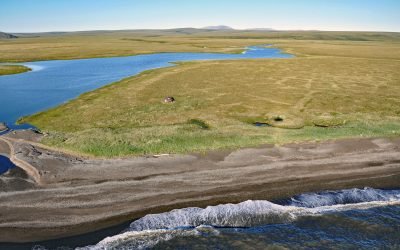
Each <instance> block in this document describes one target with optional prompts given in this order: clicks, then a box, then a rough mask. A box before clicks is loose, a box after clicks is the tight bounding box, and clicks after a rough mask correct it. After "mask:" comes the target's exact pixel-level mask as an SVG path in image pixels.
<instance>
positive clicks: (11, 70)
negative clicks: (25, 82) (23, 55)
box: [0, 65, 30, 76]
mask: <svg viewBox="0 0 400 250" xmlns="http://www.w3.org/2000/svg"><path fill="white" fill-rule="evenodd" d="M27 71H30V69H29V68H27V67H25V66H22V65H0V76H2V75H12V74H19V73H24V72H27Z"/></svg>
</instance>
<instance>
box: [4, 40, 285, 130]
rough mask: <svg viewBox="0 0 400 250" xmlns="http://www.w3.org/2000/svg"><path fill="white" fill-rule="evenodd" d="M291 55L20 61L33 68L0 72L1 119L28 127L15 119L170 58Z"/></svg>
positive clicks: (260, 52)
mask: <svg viewBox="0 0 400 250" xmlns="http://www.w3.org/2000/svg"><path fill="white" fill-rule="evenodd" d="M290 57H292V55H289V54H283V53H281V51H280V50H279V49H276V48H266V47H257V46H253V47H249V48H248V49H247V51H246V52H245V53H242V54H219V53H159V54H150V55H138V56H127V57H112V58H94V59H79V60H55V61H41V62H30V63H23V65H26V66H28V67H30V68H31V69H33V70H32V71H31V72H27V73H22V74H17V75H6V76H0V90H1V91H0V107H2V108H1V109H0V122H6V123H7V125H8V126H9V127H10V128H13V129H16V128H27V127H29V125H22V126H16V125H15V122H16V121H17V120H18V119H19V118H20V117H22V116H26V115H31V114H34V113H37V112H40V111H43V110H46V109H49V108H51V107H55V106H57V105H60V104H62V103H64V102H66V101H68V100H71V99H73V98H76V97H77V96H79V95H80V94H82V93H85V92H88V91H91V90H94V89H97V88H99V87H102V86H104V85H107V84H109V83H112V82H115V81H118V80H121V79H123V78H126V77H129V76H133V75H136V74H139V73H140V72H143V71H145V70H149V69H155V68H162V67H168V66H172V65H173V64H172V63H173V62H183V61H193V60H234V59H256V58H290Z"/></svg>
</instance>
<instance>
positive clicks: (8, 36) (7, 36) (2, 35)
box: [0, 32, 18, 39]
mask: <svg viewBox="0 0 400 250" xmlns="http://www.w3.org/2000/svg"><path fill="white" fill-rule="evenodd" d="M11 38H18V37H17V36H14V35H12V34H8V33H4V32H0V39H11Z"/></svg>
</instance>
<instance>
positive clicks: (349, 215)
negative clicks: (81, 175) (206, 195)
mask: <svg viewBox="0 0 400 250" xmlns="http://www.w3.org/2000/svg"><path fill="white" fill-rule="evenodd" d="M77 249H79V250H100V249H101V250H103V249H400V190H379V189H372V188H364V189H348V190H341V191H330V192H329V191H328V192H321V193H308V194H303V195H299V196H296V197H292V198H290V199H287V200H282V201H278V202H274V203H273V202H269V201H265V200H264V201H262V200H261V201H251V200H250V201H245V202H243V203H240V204H223V205H218V206H211V207H207V208H205V209H202V208H184V209H177V210H173V211H170V212H167V213H162V214H150V215H147V216H145V217H143V218H141V219H138V220H136V221H134V222H132V223H131V225H130V227H129V228H127V229H126V230H125V231H124V232H121V234H118V235H115V236H110V237H108V238H105V239H104V240H102V241H100V242H99V243H97V244H96V245H91V246H86V247H81V248H77Z"/></svg>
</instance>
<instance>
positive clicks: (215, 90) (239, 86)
mask: <svg viewBox="0 0 400 250" xmlns="http://www.w3.org/2000/svg"><path fill="white" fill-rule="evenodd" d="M114 35H115V34H114ZM71 36H72V37H71V38H68V39H70V40H68V39H64V40H63V41H65V43H72V42H71V40H73V39H78V38H76V37H75V36H77V35H76V34H75V35H71ZM81 36H82V34H81ZM93 36H95V37H96V39H97V40H99V41H101V42H98V43H96V42H95V41H94V40H93V41H92V42H91V43H93V44H92V45H91V46H90V48H91V49H89V48H86V47H84V46H83V47H80V48H81V53H80V54H79V55H74V53H73V52H71V53H66V51H68V49H65V50H64V49H63V46H66V44H64V42H60V43H61V44H62V45H59V43H58V42H55V41H54V39H59V40H60V41H61V40H62V39H61V38H60V37H58V36H49V37H41V38H21V40H20V41H18V42H14V41H17V39H16V40H14V41H13V42H10V43H15V44H11V45H9V46H10V48H11V49H10V50H17V48H18V47H21V48H25V47H27V48H29V49H30V48H34V47H35V46H36V49H37V50H42V52H43V53H41V55H39V54H40V53H38V54H35V52H34V53H26V55H29V56H28V58H26V57H24V56H23V55H22V54H21V57H19V56H18V54H12V53H11V52H10V54H7V53H0V58H1V60H5V61H21V60H40V59H43V58H47V59H52V58H67V57H65V56H67V55H68V58H77V57H91V56H111V55H123V54H124V53H127V54H139V53H152V52H156V51H160V50H162V51H214V52H228V51H231V52H237V51H241V50H242V49H243V47H244V46H248V45H256V44H266V43H272V44H274V46H276V47H279V48H282V49H283V50H285V51H287V52H290V53H293V54H295V55H296V56H297V57H296V58H293V59H257V60H240V61H206V62H190V63H182V64H179V65H178V66H176V67H172V68H164V69H157V70H153V71H148V72H144V73H142V74H140V75H139V76H134V77H131V78H128V79H124V80H122V81H120V82H117V83H114V84H111V85H108V86H106V87H103V88H101V89H98V90H95V91H93V92H90V93H86V94H83V95H82V96H80V97H79V98H77V99H76V100H73V101H70V102H68V103H67V104H64V105H61V106H60V107H57V108H54V109H51V110H48V111H46V112H42V113H39V114H36V115H33V116H30V117H26V118H24V119H23V120H21V121H22V122H29V123H31V124H33V125H35V126H37V127H39V128H40V129H42V130H43V131H46V132H48V134H49V135H48V136H47V137H46V139H45V140H44V141H43V142H44V143H46V144H48V145H50V146H55V147H58V148H64V149H68V150H72V151H74V152H77V153H80V154H88V155H95V156H106V157H116V156H128V155H138V154H156V153H185V152H193V151H207V150H211V149H220V148H237V147H246V146H256V145H260V144H266V143H275V144H282V143H287V142H299V141H310V140H326V139H335V138H346V137H376V136H385V137H387V136H399V135H400V118H399V117H400V70H399V69H400V38H399V37H400V36H399V34H397V33H387V34H386V33H345V32H342V33H337V32H332V33H330V32H322V33H319V32H314V33H312V32H304V33H301V32H298V33H285V32H283V33H279V32H277V33H275V32H273V33H261V34H258V33H257V34H255V33H254V34H253V33H251V34H239V33H238V34H236V33H234V34H229V35H227V34H222V33H217V34H209V33H205V32H203V33H195V34H190V35H176V34H175V35H174V36H168V37H167V36H166V35H165V34H161V35H157V36H155V35H154V37H149V34H147V33H146V34H141V35H140V36H139V35H138V34H133V35H132V34H128V35H126V37H127V38H126V39H124V40H119V42H120V44H115V43H114V42H113V41H114V40H113V39H116V38H115V37H116V35H115V36H111V35H110V34H106V35H103V36H104V40H101V39H99V36H100V35H99V34H96V35H93ZM121 36H123V35H121V34H120V33H118V36H117V37H119V38H121ZM132 37H135V38H132ZM24 39H27V40H24ZM35 39H39V40H40V39H43V41H46V42H43V43H44V44H45V45H44V44H43V43H42V42H38V43H37V44H32V40H35ZM81 39H89V38H87V37H84V38H81ZM90 39H92V37H91V38H90ZM128 39H131V40H128ZM132 39H133V40H132ZM149 39H151V40H152V41H154V42H153V43H150V42H148V40H149ZM106 41H108V42H109V43H110V44H109V46H108V47H107V49H105V48H103V50H104V51H103V52H101V51H102V49H101V46H102V45H104V43H106ZM145 41H146V42H145ZM156 41H158V42H156ZM161 41H163V42H161ZM25 43H26V44H25ZM77 44H78V43H77ZM140 44H141V46H140ZM30 46H32V47H30ZM57 46H61V47H59V49H57V48H58V47H57ZM76 46H78V47H79V46H81V45H79V44H78V45H76ZM88 46H89V45H88ZM52 47H53V48H55V49H52ZM123 48H124V49H123ZM0 49H1V50H3V51H4V50H6V51H7V48H4V47H2V46H0ZM72 50H74V48H71V51H72ZM35 51H36V50H35ZM47 52H48V53H47ZM50 52H52V53H50ZM61 53H64V54H61ZM12 55H15V56H14V57H13V56H12ZM165 96H174V97H175V98H176V99H177V101H176V102H175V103H173V104H163V103H162V100H163V98H164V97H165ZM256 122H258V123H265V124H268V126H265V127H256V126H254V123H256Z"/></svg>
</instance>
